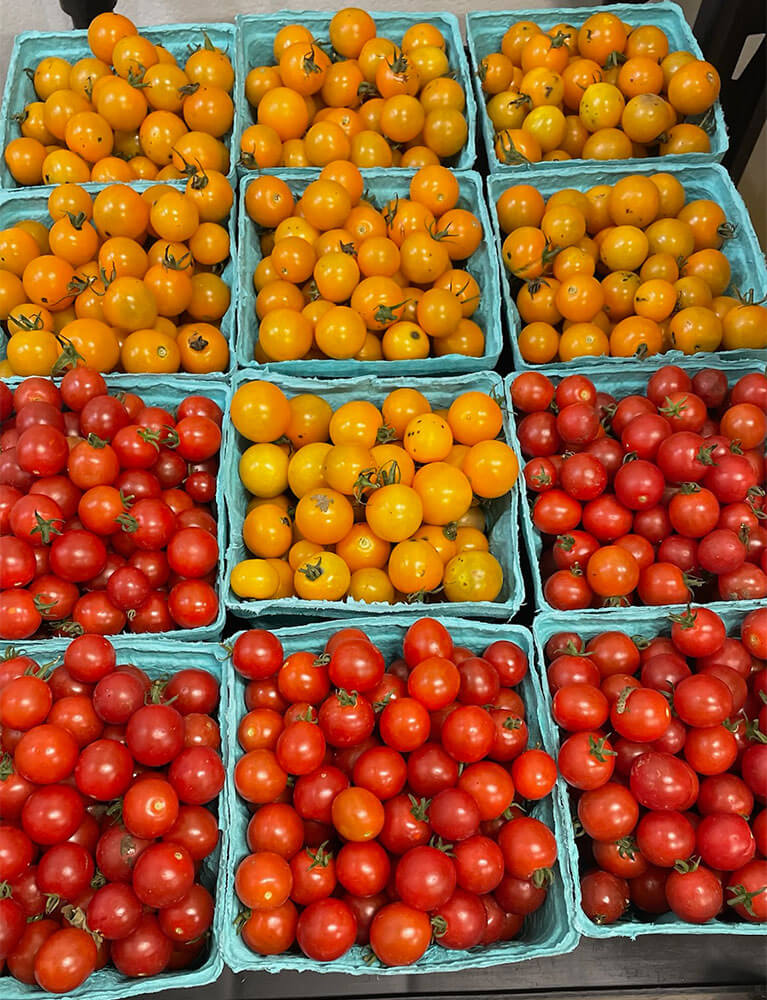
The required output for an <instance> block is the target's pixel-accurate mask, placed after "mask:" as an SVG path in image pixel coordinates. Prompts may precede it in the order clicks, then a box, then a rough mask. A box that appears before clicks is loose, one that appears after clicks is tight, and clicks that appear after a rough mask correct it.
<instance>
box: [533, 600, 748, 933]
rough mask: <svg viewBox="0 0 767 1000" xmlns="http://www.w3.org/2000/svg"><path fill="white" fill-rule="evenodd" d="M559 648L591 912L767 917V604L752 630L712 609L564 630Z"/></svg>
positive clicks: (555, 663)
mask: <svg viewBox="0 0 767 1000" xmlns="http://www.w3.org/2000/svg"><path fill="white" fill-rule="evenodd" d="M545 653H546V659H547V662H548V668H547V672H548V681H549V688H550V690H551V692H552V695H553V701H552V715H553V717H554V720H555V721H556V722H557V724H558V725H559V726H560V727H561V729H562V731H563V733H562V739H563V742H562V745H561V747H560V750H559V756H558V761H557V763H558V767H559V772H560V774H561V775H562V777H563V778H564V779H565V780H566V781H567V783H568V784H569V785H570V787H571V789H573V795H574V797H576V798H577V815H578V821H579V823H580V825H581V827H582V829H583V832H584V834H585V837H583V838H582V839H581V841H580V843H581V845H582V856H583V867H584V869H585V872H584V874H583V875H582V877H581V895H582V905H583V909H584V911H585V913H586V914H587V916H588V917H590V919H591V920H593V921H595V922H596V923H601V924H610V923H613V922H614V921H616V920H619V919H620V918H622V917H624V916H626V913H627V910H628V908H629V906H631V907H633V910H634V911H635V912H636V913H637V914H638V915H639V916H641V917H643V918H644V919H652V917H654V916H656V915H659V914H662V913H668V912H669V911H671V912H672V913H673V914H675V915H676V916H677V917H678V918H679V919H680V920H685V921H688V922H690V923H706V922H707V921H709V920H713V919H714V918H720V919H722V918H725V917H726V916H727V915H730V916H735V915H737V916H738V917H739V918H741V919H742V920H747V921H753V922H756V923H764V922H765V921H767V860H765V859H767V809H765V808H764V805H765V802H767V745H765V742H766V741H765V736H764V733H765V732H767V707H766V706H765V701H767V668H766V667H765V660H767V610H766V609H764V608H762V609H760V610H758V611H752V612H751V613H750V614H748V615H747V616H746V617H745V618H744V619H743V621H742V623H741V626H740V636H739V637H736V636H730V637H727V633H726V629H725V625H724V622H723V621H722V619H721V618H720V617H719V615H717V614H716V613H715V612H713V611H711V610H710V609H708V608H700V607H698V608H691V609H690V610H689V612H688V614H687V615H685V616H682V617H678V618H676V619H675V620H674V623H673V624H672V626H671V636H670V638H666V637H663V636H658V637H655V638H652V639H649V640H642V641H641V642H639V640H636V641H635V640H634V639H631V638H629V636H627V635H624V634H623V633H622V632H602V633H599V634H597V635H595V636H594V637H593V638H592V639H589V641H588V642H587V643H585V644H584V642H583V640H582V638H581V637H580V635H578V634H577V633H576V632H558V633H556V634H555V635H553V636H552V637H551V638H550V639H549V640H548V642H547V643H546V649H545ZM756 803H758V806H757V810H758V811H757V812H756V813H755V811H754V809H755V804H756Z"/></svg>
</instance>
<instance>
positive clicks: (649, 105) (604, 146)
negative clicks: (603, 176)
mask: <svg viewBox="0 0 767 1000" xmlns="http://www.w3.org/2000/svg"><path fill="white" fill-rule="evenodd" d="M467 34H468V42H469V51H470V53H471V58H472V66H473V69H474V71H475V74H476V75H475V86H476V91H477V100H478V103H479V105H480V112H479V116H480V119H481V129H482V135H483V138H484V142H485V149H486V151H487V159H488V162H489V164H490V170H491V171H492V172H495V171H498V170H500V171H504V170H509V169H510V168H514V169H516V170H517V171H519V168H520V166H529V165H530V164H531V163H538V162H541V161H549V160H564V161H568V160H578V159H585V160H627V159H634V158H642V159H647V158H649V159H651V160H653V161H655V163H656V164H658V163H660V162H663V161H666V159H667V157H668V156H683V157H684V162H685V163H710V162H713V161H718V160H721V159H722V157H723V156H724V154H725V152H726V151H727V148H728V139H727V131H726V128H725V123H724V116H723V114H722V108H721V105H720V104H719V100H718V98H719V90H720V86H721V80H720V78H719V74H718V72H717V70H716V67H715V66H713V65H712V64H711V63H709V62H707V61H706V60H705V59H704V58H703V54H702V52H701V50H700V46H699V45H698V43H697V41H696V39H695V36H694V35H693V33H692V30H691V29H690V27H689V25H688V24H687V21H686V20H685V17H684V14H683V12H682V9H681V8H680V7H679V5H678V4H676V3H670V2H667V0H662V2H660V3H637V4H633V3H625V4H608V5H606V6H598V7H573V8H553V9H551V10H539V9H535V10H532V9H531V10H513V11H502V12H490V11H480V12H478V13H471V14H469V15H468V16H467ZM483 108H484V113H483V110H482V109H483ZM658 169H663V168H662V167H658Z"/></svg>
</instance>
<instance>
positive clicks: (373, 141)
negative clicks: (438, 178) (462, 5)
mask: <svg viewBox="0 0 767 1000" xmlns="http://www.w3.org/2000/svg"><path fill="white" fill-rule="evenodd" d="M236 21H237V84H236V86H237V97H236V102H237V110H238V113H239V126H240V134H239V136H238V139H239V150H238V153H239V156H240V164H241V168H242V169H245V170H257V169H264V168H273V167H281V166H282V167H312V166H313V167H323V166H325V164H327V163H329V162H331V161H332V160H351V162H352V163H354V164H356V165H357V166H358V167H361V168H369V167H386V168H387V169H388V168H391V167H409V168H411V169H412V168H417V167H421V166H425V165H427V164H430V163H446V164H448V165H449V166H451V167H456V168H458V169H461V170H466V169H469V168H470V167H472V166H473V164H474V159H475V135H474V127H475V121H476V117H477V108H476V103H475V99H474V93H473V91H472V86H471V80H470V75H469V67H468V62H467V60H466V56H465V53H464V49H463V40H462V38H461V32H460V28H459V25H458V18H457V17H456V16H455V15H454V14H447V13H437V12H429V13H428V14H403V13H396V14H395V13H383V12H376V13H375V15H371V14H369V13H368V12H367V11H365V10H361V9H360V8H357V7H346V8H343V9H341V10H338V11H337V12H336V13H335V14H333V15H332V16H331V15H330V14H329V13H326V12H324V11H300V12H299V11H281V12H280V13H275V14H252V15H243V16H239V17H238V18H237V19H236Z"/></svg>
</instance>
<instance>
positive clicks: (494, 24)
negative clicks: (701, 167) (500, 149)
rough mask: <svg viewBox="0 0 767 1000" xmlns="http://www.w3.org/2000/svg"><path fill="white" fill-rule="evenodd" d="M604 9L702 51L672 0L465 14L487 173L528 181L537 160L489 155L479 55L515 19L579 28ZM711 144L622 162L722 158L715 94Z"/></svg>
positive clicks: (655, 164)
mask: <svg viewBox="0 0 767 1000" xmlns="http://www.w3.org/2000/svg"><path fill="white" fill-rule="evenodd" d="M605 11H607V12H609V13H612V14H616V15H617V16H618V17H619V18H620V19H621V20H622V21H625V22H627V23H628V24H630V25H632V26H634V27H638V26H639V25H640V24H654V25H656V26H657V27H658V28H662V29H663V31H665V33H666V35H667V36H668V40H669V51H670V52H674V51H676V50H678V49H686V50H687V51H688V52H692V54H693V55H694V56H695V57H696V58H697V59H703V58H704V56H703V53H702V52H701V48H700V46H699V45H698V42H697V40H696V38H695V35H694V34H693V32H692V28H691V27H690V25H689V24H688V23H687V21H686V20H685V16H684V13H683V12H682V8H681V7H680V6H679V4H677V3H671V2H669V0H660V2H659V3H616V4H606V5H605V6H604V7H602V6H594V7H549V8H548V9H543V10H542V9H540V8H538V7H536V8H526V9H523V10H504V11H495V10H494V11H489V10H480V11H476V12H474V13H470V14H467V15H466V35H467V41H468V44H469V54H470V56H471V68H472V71H473V74H474V87H475V90H476V95H477V107H478V109H479V111H478V114H479V120H480V130H481V134H482V139H483V142H484V144H485V151H486V153H487V162H488V163H489V165H490V171H491V173H502V174H508V175H509V176H512V175H514V176H516V177H518V178H519V180H520V182H522V181H529V178H530V177H531V175H534V174H535V173H537V172H538V168H539V167H540V166H543V164H540V163H534V164H532V165H531V166H527V165H526V164H525V165H523V166H515V165H513V164H506V163H501V162H500V161H499V160H498V157H497V156H496V155H495V149H494V138H495V135H494V131H493V124H492V122H491V121H490V119H489V118H488V116H487V114H486V112H485V97H486V96H487V95H486V94H485V93H484V91H483V90H482V81H481V80H480V79H479V76H478V75H477V70H478V68H479V64H480V62H481V61H482V59H483V58H484V57H485V56H487V55H489V54H490V53H491V52H500V51H501V39H502V38H503V36H504V34H505V33H506V32H507V31H508V29H509V28H510V27H511V26H512V24H514V23H516V22H517V21H527V20H530V21H535V23H536V24H537V25H538V26H539V27H540V28H542V29H543V31H548V30H549V29H550V28H553V27H554V26H555V25H557V24H561V23H563V22H564V23H565V24H572V25H574V26H575V27H576V28H580V26H581V25H582V24H583V22H584V21H585V20H586V19H587V18H589V17H591V15H592V14H598V13H604V12H605ZM709 138H710V142H711V150H710V152H708V153H686V154H684V155H683V156H651V157H648V158H646V159H639V160H637V159H633V158H632V159H630V160H622V161H616V162H622V163H623V164H624V166H627V165H629V164H631V165H633V164H635V163H647V164H650V165H652V168H653V169H654V170H668V169H670V164H672V163H680V162H684V163H685V164H690V163H715V162H718V161H720V160H721V159H722V157H723V156H724V154H725V153H726V152H727V150H728V148H729V145H730V143H729V139H728V137H727V128H726V126H725V123H724V115H723V114H722V106H721V104H720V103H719V101H718V100H717V102H716V103H715V104H714V128H713V132H712V133H711V135H710V137H709ZM590 162H592V161H590V160H565V161H562V162H559V163H557V166H558V167H559V168H565V169H566V168H567V167H568V165H571V166H572V167H574V168H575V169H578V170H579V169H580V168H581V167H582V166H583V164H584V163H590Z"/></svg>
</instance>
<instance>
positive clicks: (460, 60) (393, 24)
mask: <svg viewBox="0 0 767 1000" xmlns="http://www.w3.org/2000/svg"><path fill="white" fill-rule="evenodd" d="M370 14H371V15H372V17H373V18H374V19H375V22H376V28H377V31H378V34H379V35H381V36H382V37H384V38H388V39H390V40H391V41H392V42H394V44H395V45H399V43H400V42H401V41H402V36H403V35H404V34H405V32H406V31H407V29H408V28H410V27H412V26H413V25H414V24H418V23H419V22H420V21H428V22H429V23H430V24H433V25H435V27H437V28H439V30H440V31H441V32H442V35H443V37H444V39H445V42H446V49H445V51H446V52H447V56H448V60H449V62H450V69H451V75H452V76H454V77H455V79H456V80H457V81H458V82H459V83H460V84H461V86H462V87H463V89H464V93H465V94H466V107H465V108H464V112H463V113H464V117H465V118H466V122H467V124H468V126H469V132H468V136H467V138H466V145H465V146H464V147H463V149H462V150H461V151H460V153H458V154H457V156H454V157H453V158H452V160H451V161H449V162H448V163H447V166H450V167H454V168H455V169H456V170H469V169H471V167H473V166H474V160H475V159H476V136H475V123H476V120H477V105H476V101H475V98H474V90H473V88H472V85H471V74H470V72H469V63H468V60H467V58H466V53H465V51H464V47H463V39H462V38H461V29H460V26H459V24H458V18H457V17H456V16H455V14H448V13H444V12H439V11H424V12H422V13H418V12H416V13H413V12H410V11H408V12H398V11H370ZM331 16H332V14H330V13H329V12H327V11H322V10H280V11H275V12H274V13H263V14H240V15H238V16H237V18H236V19H235V22H236V25H237V62H236V66H235V70H236V74H235V85H234V86H235V95H236V97H235V104H236V107H237V115H238V123H239V131H238V132H237V133H236V135H237V146H236V151H235V153H234V154H233V155H234V156H235V158H237V157H239V155H240V152H239V151H240V137H241V135H242V133H243V132H244V131H245V129H246V128H247V127H248V125H251V124H252V123H253V122H255V121H256V116H255V109H254V108H251V106H250V104H249V103H248V101H247V99H246V97H245V77H246V76H247V75H248V73H249V72H250V70H251V69H253V67H254V66H273V65H274V36H275V35H276V34H277V32H278V31H279V30H280V28H283V27H285V25H287V24H301V25H304V26H305V27H307V28H308V29H309V30H310V31H311V32H312V34H313V35H314V37H315V39H316V40H317V41H319V42H328V44H329V41H328V30H329V26H330V18H331ZM390 169H392V170H394V171H395V172H396V170H397V169H398V168H397V167H392V168H390ZM238 170H239V171H240V173H243V174H244V173H247V169H246V168H245V167H244V166H242V164H239V165H238ZM364 172H365V173H367V171H364Z"/></svg>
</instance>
